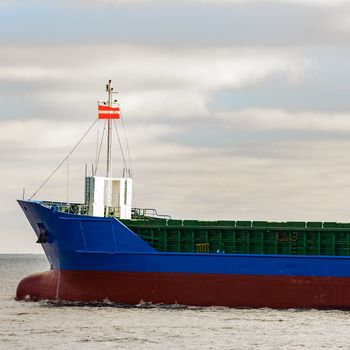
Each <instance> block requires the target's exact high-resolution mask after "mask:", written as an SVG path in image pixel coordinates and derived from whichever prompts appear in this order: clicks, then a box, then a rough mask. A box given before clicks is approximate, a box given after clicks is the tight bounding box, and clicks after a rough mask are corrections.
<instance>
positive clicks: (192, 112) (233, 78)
mask: <svg viewBox="0 0 350 350" xmlns="http://www.w3.org/2000/svg"><path fill="white" fill-rule="evenodd" d="M17 52H18V47H17V46H8V47H7V48H6V53H7V55H8V56H11V55H13V56H16V54H17ZM26 52H27V58H26V60H25V61H17V60H14V62H13V63H11V64H9V63H8V62H1V59H0V89H2V91H3V94H4V95H8V102H9V104H8V105H7V106H8V110H7V108H6V106H5V108H4V109H3V110H2V112H1V114H2V118H3V119H6V118H7V119H8V118H13V117H16V118H26V119H28V118H40V119H50V118H55V119H57V118H59V119H69V120H72V118H74V119H79V118H81V119H82V118H85V119H86V120H87V119H88V118H92V117H93V116H95V110H96V101H97V100H98V99H101V98H103V96H104V95H105V93H104V91H103V87H104V85H103V84H104V82H105V81H106V80H107V79H110V78H115V79H113V80H114V82H115V88H116V89H117V90H118V91H120V92H121V93H120V96H119V99H120V102H121V104H122V106H123V108H124V111H125V113H126V114H128V115H130V118H131V119H132V120H135V118H136V120H137V121H139V122H140V121H141V120H143V119H145V118H147V119H149V118H156V119H157V118H187V117H189V116H196V117H198V118H200V117H206V116H208V114H209V110H208V104H209V102H210V99H211V98H212V96H213V93H214V92H215V91H220V90H224V89H239V88H241V87H244V86H254V85H257V84H259V83H260V82H262V81H264V80H266V79H268V78H269V77H271V76H273V75H275V74H279V75H282V76H284V77H285V79H286V81H288V82H289V83H290V84H297V83H299V82H301V81H302V80H303V79H304V76H305V74H307V72H308V70H309V65H310V63H309V61H308V58H307V57H305V56H304V55H303V54H302V53H298V52H296V51H295V50H278V49H276V50H266V49H259V48H242V49H237V48H220V47H219V48H215V49H214V48H211V49H203V48H193V49H179V48H168V49H167V50H164V49H163V48H162V47H142V46H141V47H139V46H132V45H114V46H113V45H91V46H86V45H83V46H74V47H72V46H70V45H67V46H63V47H61V49H60V55H59V56H56V55H55V54H54V53H53V52H52V50H51V48H50V47H48V48H46V47H44V46H35V47H33V48H27V49H26ZM81 55H84V56H87V57H88V59H87V60H85V61H84V62H81V60H80V56H81ZM61 57H63V59H61ZM66 57H69V60H68V59H67V58H66ZM5 61H7V60H5ZM106 67H108V69H106ZM9 86H10V87H11V88H10V89H9ZM13 89H23V95H24V96H21V102H22V103H21V104H16V103H15V100H18V96H16V95H14V94H13ZM11 99H13V102H12V101H11ZM11 102H12V103H11ZM26 106H29V108H26Z"/></svg>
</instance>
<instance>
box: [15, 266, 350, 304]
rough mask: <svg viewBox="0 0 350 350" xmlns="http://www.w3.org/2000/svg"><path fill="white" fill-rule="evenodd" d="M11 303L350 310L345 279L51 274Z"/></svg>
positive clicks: (26, 283) (25, 284)
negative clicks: (39, 301) (24, 300)
mask: <svg viewBox="0 0 350 350" xmlns="http://www.w3.org/2000/svg"><path fill="white" fill-rule="evenodd" d="M16 298H17V299H18V300H23V299H32V300H40V299H49V300H66V301H81V302H91V301H105V300H109V301H111V302H116V303H122V304H131V305H133V304H138V303H140V301H144V302H152V303H163V304H183V305H195V306H229V307H254V308H257V307H271V308H336V309H350V278H338V277H293V276H260V275H224V274H222V275H214V274H188V273H143V272H142V273H138V272H101V271H56V270H51V271H48V272H43V273H39V274H34V275H31V276H28V277H26V278H24V279H23V280H22V281H21V282H20V284H19V285H18V287H17V295H16Z"/></svg>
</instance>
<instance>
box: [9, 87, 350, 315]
mask: <svg viewBox="0 0 350 350" xmlns="http://www.w3.org/2000/svg"><path fill="white" fill-rule="evenodd" d="M106 91H107V94H108V99H107V101H106V102H102V103H101V102H100V103H99V104H98V118H97V119H96V120H100V119H104V120H105V121H104V122H105V123H107V164H106V176H97V173H96V171H92V173H91V176H88V175H87V174H86V176H85V201H84V202H83V203H69V202H68V201H67V202H64V203H62V202H48V201H40V200H34V199H33V196H32V197H31V198H30V199H28V200H24V199H23V200H18V203H19V205H20V207H21V208H22V210H23V212H24V214H25V215H26V217H27V219H28V221H29V222H30V224H31V226H32V228H33V230H34V232H35V234H36V236H37V243H38V244H41V245H42V248H43V250H44V252H45V254H46V256H47V259H48V261H49V264H50V267H51V268H50V270H49V271H45V272H42V273H37V274H33V275H30V276H28V277H26V278H24V279H23V280H22V281H20V283H19V285H18V287H17V292H16V299H17V300H27V299H30V300H43V299H48V300H59V301H69V302H70V301H72V302H105V301H109V302H112V303H118V304H129V305H134V304H139V303H140V302H141V303H142V302H145V303H153V304H182V305H193V306H228V307H253V308H258V307H271V308H318V309H322V308H335V309H350V223H336V222H267V221H237V220H227V221H222V220H221V221H198V220H175V219H172V218H171V217H169V216H165V215H158V213H157V211H156V210H153V209H152V210H151V209H140V208H133V207H132V184H133V183H132V177H131V173H130V171H124V175H123V177H120V178H115V177H113V176H112V171H111V160H112V157H111V151H112V150H111V138H112V125H113V123H116V122H119V121H120V119H122V116H121V112H120V108H119V105H118V104H116V103H117V101H116V100H113V93H114V92H113V88H112V87H111V81H109V82H108V84H107V85H106ZM46 182H47V181H46ZM46 182H45V183H46Z"/></svg>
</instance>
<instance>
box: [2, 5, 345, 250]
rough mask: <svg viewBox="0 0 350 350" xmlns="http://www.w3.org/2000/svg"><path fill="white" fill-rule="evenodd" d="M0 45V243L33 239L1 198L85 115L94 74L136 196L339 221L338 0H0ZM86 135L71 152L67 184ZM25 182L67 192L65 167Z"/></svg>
mask: <svg viewBox="0 0 350 350" xmlns="http://www.w3.org/2000/svg"><path fill="white" fill-rule="evenodd" d="M0 45H1V46H0V103H1V112H0V162H1V163H0V164H1V171H0V180H1V184H2V191H1V195H2V200H1V204H0V217H1V223H2V229H1V235H2V242H1V244H0V252H40V251H41V249H40V247H38V245H36V244H35V243H34V235H33V233H32V232H31V228H30V226H29V224H28V223H27V222H26V219H25V217H24V215H23V214H22V213H21V212H20V208H19V207H18V205H17V204H16V202H15V199H16V198H20V197H21V194H22V188H23V187H25V188H26V191H27V193H33V192H34V191H35V190H36V188H37V187H38V186H39V185H40V184H41V182H42V181H43V180H44V179H45V178H46V177H47V176H48V175H49V173H50V172H51V170H53V169H54V168H55V166H56V165H57V164H58V163H59V162H60V161H61V160H62V159H63V158H64V157H65V155H66V154H67V153H68V151H69V150H70V148H71V147H72V146H73V145H74V143H75V142H76V141H77V140H78V139H79V137H80V136H81V135H82V134H83V133H84V131H85V130H86V129H87V127H88V126H89V125H90V124H91V123H92V122H93V121H94V119H95V118H96V100H98V99H103V98H104V97H105V93H104V83H105V82H106V81H107V80H108V79H112V80H113V82H114V85H115V87H116V88H117V89H118V91H119V92H120V95H119V100H120V102H121V107H122V110H123V112H124V118H125V122H126V126H127V131H128V136H129V143H130V148H131V156H132V161H133V170H134V175H135V176H134V181H135V205H136V206H139V207H154V208H157V209H158V211H159V212H163V213H168V214H171V215H172V216H173V217H176V218H187V219H239V220H243V219H248V220H249V219H252V220H310V221H312V220H314V221H328V220H330V221H347V222H350V199H349V196H350V176H349V174H350V162H349V153H350V99H349V98H348V95H349V91H350V63H349V62H350V60H349V53H350V4H349V1H345V0H344V1H342V0H338V1H336V0H332V1H330V0H307V1H306V0H305V1H304V0H271V1H267V0H266V1H257V0H249V1H244V0H222V1H211V0H207V1H206V0H198V1H195V0H193V1H187V0H181V1H171V0H163V1H155V0H153V1H152V0H136V1H121V0H120V1H118V0H115V1H113V0H110V1H108V0H105V1H97V0H96V1H93V0H91V1H60V2H55V3H52V2H47V1H40V0H37V1H34V0H31V1H25V2H24V1H19V0H18V1H15V0H13V1H11V0H7V1H2V2H1V3H0ZM95 143H96V132H95V130H94V131H93V132H92V134H91V135H90V136H89V137H88V138H87V140H86V141H85V143H84V144H83V145H82V146H81V147H80V148H79V149H78V151H77V152H76V153H75V154H74V156H72V157H71V159H70V162H69V183H70V189H69V194H70V199H71V200H74V201H81V200H82V198H83V175H84V164H85V163H91V162H93V160H94V156H95V151H94V148H95ZM121 168H122V164H121V157H120V154H119V151H118V147H117V144H116V143H115V157H114V172H115V173H114V175H116V176H119V175H121V171H120V169H121ZM36 198H37V199H41V198H43V199H51V200H65V199H66V168H63V169H61V170H60V171H59V172H58V173H57V174H56V176H55V177H54V178H53V179H52V180H51V181H50V182H49V183H48V185H47V186H46V187H45V188H44V189H43V190H42V191H41V192H40V193H39V194H38V196H37V197H36Z"/></svg>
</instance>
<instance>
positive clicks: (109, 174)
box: [106, 80, 113, 177]
mask: <svg viewBox="0 0 350 350" xmlns="http://www.w3.org/2000/svg"><path fill="white" fill-rule="evenodd" d="M106 91H107V93H108V101H107V103H108V106H109V107H112V91H113V88H112V80H109V81H108V84H106ZM107 130H108V133H107V174H106V176H107V177H112V120H111V119H110V118H109V119H108V129H107Z"/></svg>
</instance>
